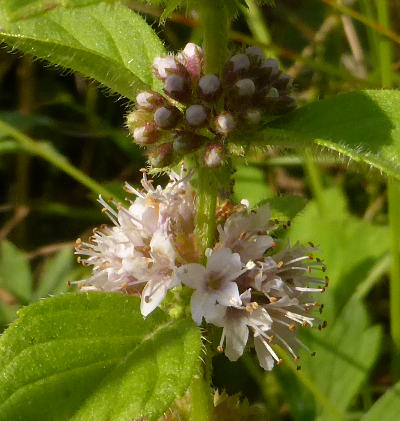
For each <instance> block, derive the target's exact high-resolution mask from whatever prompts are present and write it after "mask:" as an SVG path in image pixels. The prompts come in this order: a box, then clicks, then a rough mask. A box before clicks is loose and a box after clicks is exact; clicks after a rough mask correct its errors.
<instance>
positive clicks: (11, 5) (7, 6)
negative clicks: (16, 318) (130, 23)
mask: <svg viewBox="0 0 400 421" xmlns="http://www.w3.org/2000/svg"><path fill="white" fill-rule="evenodd" d="M104 1H108V2H110V3H111V2H113V1H116V0H52V1H49V0H3V8H4V11H5V14H6V16H7V18H8V19H9V20H11V21H15V20H18V19H26V18H28V17H30V16H33V15H38V14H40V13H44V12H48V11H49V10H52V9H54V8H55V7H57V6H63V7H82V6H87V5H89V4H94V3H101V2H104Z"/></svg>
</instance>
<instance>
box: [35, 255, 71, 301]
mask: <svg viewBox="0 0 400 421" xmlns="http://www.w3.org/2000/svg"><path fill="white" fill-rule="evenodd" d="M74 263H75V259H74V254H73V252H72V250H71V249H64V250H61V251H59V252H58V253H57V254H55V255H54V256H53V257H52V258H51V259H48V260H47V261H46V264H45V266H44V270H43V273H42V275H41V277H40V279H39V285H38V287H37V289H36V291H35V298H36V299H39V298H44V297H46V296H47V295H49V294H57V293H60V292H65V291H67V288H68V287H67V282H68V281H70V282H71V281H74V280H76V279H75V277H76V275H75V273H74V271H75V265H74Z"/></svg>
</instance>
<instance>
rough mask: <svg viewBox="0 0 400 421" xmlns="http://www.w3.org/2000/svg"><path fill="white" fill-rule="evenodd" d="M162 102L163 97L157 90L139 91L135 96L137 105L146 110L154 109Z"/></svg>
mask: <svg viewBox="0 0 400 421" xmlns="http://www.w3.org/2000/svg"><path fill="white" fill-rule="evenodd" d="M164 102H165V100H164V98H163V97H162V96H161V95H160V94H158V93H157V92H140V93H139V94H138V95H137V96H136V103H137V105H138V106H139V107H140V108H143V109H145V110H147V111H154V110H155V109H156V108H157V107H159V106H160V105H162V104H163V103H164Z"/></svg>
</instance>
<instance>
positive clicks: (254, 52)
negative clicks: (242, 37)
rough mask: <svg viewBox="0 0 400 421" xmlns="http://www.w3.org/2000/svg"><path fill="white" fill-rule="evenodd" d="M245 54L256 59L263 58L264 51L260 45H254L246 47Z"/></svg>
mask: <svg viewBox="0 0 400 421" xmlns="http://www.w3.org/2000/svg"><path fill="white" fill-rule="evenodd" d="M246 54H247V55H248V56H249V57H254V58H256V59H259V60H262V59H263V58H264V52H263V50H262V49H261V48H260V47H256V46H255V45H253V46H251V47H247V48H246Z"/></svg>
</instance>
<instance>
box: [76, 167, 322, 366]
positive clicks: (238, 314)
mask: <svg viewBox="0 0 400 421" xmlns="http://www.w3.org/2000/svg"><path fill="white" fill-rule="evenodd" d="M169 176H170V182H169V183H168V185H167V186H166V187H165V188H164V189H163V188H161V187H160V186H158V187H156V188H155V187H153V185H152V182H151V180H149V179H148V178H147V175H146V173H144V175H143V180H142V185H143V188H144V189H143V190H142V191H138V190H136V189H134V188H133V187H131V186H129V185H126V186H125V187H126V191H127V192H129V193H131V194H133V195H135V196H136V198H135V199H134V200H130V206H129V207H128V208H125V207H123V206H121V205H120V204H117V203H111V204H110V203H107V202H105V201H104V200H103V199H101V198H100V200H99V201H100V203H101V204H102V205H103V207H104V208H103V211H104V212H105V213H106V214H107V215H108V216H109V218H110V219H111V221H112V222H113V224H114V226H113V227H111V228H110V227H107V226H102V227H101V228H100V229H95V230H94V232H93V235H92V237H91V238H90V239H89V241H88V242H82V241H81V240H80V239H78V241H77V245H76V250H77V251H76V252H77V254H79V255H80V256H79V260H80V261H81V262H82V263H83V264H86V265H92V266H93V275H92V276H91V277H90V278H89V279H87V280H84V281H80V282H79V287H80V288H81V290H82V291H92V290H95V291H109V292H120V293H125V294H134V295H137V296H140V297H141V311H142V314H143V315H144V316H147V315H148V314H149V313H151V312H152V311H153V310H154V309H155V308H156V307H157V306H158V305H159V304H160V303H161V302H162V300H163V299H164V298H165V296H166V294H167V292H168V290H169V289H171V288H174V287H176V286H178V285H182V284H183V285H185V286H187V287H189V288H191V289H193V293H192V296H191V312H192V317H193V320H194V321H195V322H196V323H197V324H201V323H202V322H203V319H204V320H205V321H206V322H208V323H212V324H214V325H216V326H219V327H222V337H221V342H220V345H219V347H218V349H219V350H220V351H222V350H225V354H226V355H227V356H228V358H229V359H230V360H236V359H238V358H239V357H240V356H241V355H242V353H243V351H244V348H245V346H246V344H247V343H251V344H252V345H254V348H255V350H256V353H257V356H258V359H259V361H260V364H261V366H262V367H263V368H264V369H266V370H270V369H272V367H273V365H274V361H276V362H278V363H279V362H280V359H279V357H278V356H277V355H276V353H275V351H274V350H273V348H272V346H271V344H272V343H276V344H278V345H280V346H281V347H283V348H285V349H286V350H287V351H288V352H289V353H290V354H292V355H293V357H294V358H296V359H297V358H298V357H297V348H298V346H299V345H303V344H302V343H301V342H300V340H299V339H298V338H297V334H296V329H297V327H305V326H313V325H315V324H316V325H317V326H318V327H323V326H324V325H323V323H322V324H321V323H320V322H319V321H317V320H316V319H314V317H312V316H311V315H310V311H311V310H312V309H313V308H314V307H315V306H316V305H317V304H316V303H315V302H314V301H313V300H312V299H311V296H310V294H312V293H319V292H323V291H324V289H325V286H326V284H327V281H328V279H327V278H326V277H324V276H323V275H322V274H321V273H322V272H323V271H324V270H325V267H324V265H323V263H322V262H321V261H320V260H319V259H314V257H313V255H312V253H313V252H314V251H315V248H314V246H310V247H302V246H300V245H295V246H294V247H291V246H289V245H287V246H286V247H285V248H283V249H282V250H281V251H279V252H277V253H276V252H275V249H276V247H277V240H275V239H274V238H273V237H272V235H271V234H272V231H273V230H275V229H276V227H277V223H276V222H273V221H271V220H270V214H269V208H268V206H267V205H265V206H262V207H261V208H259V209H258V210H257V211H249V209H248V207H247V206H246V204H242V205H239V206H234V205H231V204H228V205H227V204H224V205H222V204H221V205H220V206H219V208H218V209H217V211H218V215H219V216H220V219H221V221H222V222H221V224H220V225H219V226H218V232H217V233H216V235H217V236H218V241H217V242H216V245H215V247H214V248H212V249H207V251H206V257H207V263H206V265H203V264H201V263H200V260H201V255H200V250H199V246H198V245H197V242H196V234H195V211H196V204H197V198H196V193H195V191H194V190H193V188H192V187H191V184H190V177H191V174H190V173H188V172H185V171H183V172H182V173H181V175H180V176H178V175H177V174H175V173H173V172H170V173H169ZM111 205H112V206H111ZM81 256H83V257H81ZM314 272H317V273H318V272H319V273H320V276H315V275H313V273H314ZM303 346H304V345H303Z"/></svg>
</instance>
